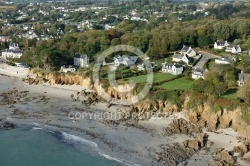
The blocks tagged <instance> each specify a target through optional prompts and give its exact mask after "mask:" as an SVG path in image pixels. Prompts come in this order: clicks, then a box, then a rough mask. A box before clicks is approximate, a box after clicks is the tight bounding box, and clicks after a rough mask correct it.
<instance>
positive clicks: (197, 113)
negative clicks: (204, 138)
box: [29, 71, 250, 139]
mask: <svg viewBox="0 0 250 166" xmlns="http://www.w3.org/2000/svg"><path fill="white" fill-rule="evenodd" d="M31 73H32V71H31ZM33 74H34V73H33ZM35 75H36V77H35V78H34V79H30V80H29V83H31V84H34V83H39V82H41V79H43V81H45V82H48V83H50V84H51V85H54V84H61V85H80V86H83V87H85V88H88V89H90V90H94V91H96V92H97V93H98V95H99V96H104V95H105V94H107V95H109V96H111V97H112V98H114V99H117V100H121V101H122V100H126V99H128V98H131V97H132V96H134V95H135V94H136V92H135V91H130V92H128V93H122V92H123V91H128V90H129V89H130V87H129V85H119V86H118V92H117V91H116V90H115V89H114V88H112V87H107V88H106V89H105V88H103V87H104V85H103V84H100V85H95V86H94V85H93V83H92V80H91V78H90V77H86V76H82V75H77V74H76V75H67V74H59V73H48V74H46V75H44V74H40V73H36V74H35ZM104 89H105V90H104ZM188 102H189V96H186V97H185V100H184V102H183V103H182V104H181V106H177V105H175V104H172V103H171V102H169V101H161V100H154V99H149V98H145V99H144V100H142V101H140V102H139V103H137V104H135V105H134V106H133V107H131V110H130V111H131V112H132V113H138V118H139V119H141V120H143V119H147V118H150V116H148V115H147V116H145V114H147V113H148V112H159V113H169V114H173V113H174V112H181V111H182V110H187V111H185V114H184V116H185V117H187V118H188V119H189V122H190V123H192V124H195V125H197V126H199V127H201V128H207V129H208V131H216V130H218V129H224V128H229V127H231V128H233V129H234V130H235V131H237V132H238V133H239V134H240V135H241V136H242V137H244V138H246V139H249V138H250V126H249V125H248V124H247V123H246V122H245V121H244V120H243V118H242V117H243V113H242V112H243V110H242V108H240V107H239V108H236V109H234V110H230V111H229V110H227V109H226V108H222V109H221V110H219V111H213V108H212V107H211V104H209V103H206V102H204V103H203V104H202V106H198V107H197V108H191V109H190V108H188V106H187V105H188V104H187V103H188ZM145 117H146V118H145Z"/></svg>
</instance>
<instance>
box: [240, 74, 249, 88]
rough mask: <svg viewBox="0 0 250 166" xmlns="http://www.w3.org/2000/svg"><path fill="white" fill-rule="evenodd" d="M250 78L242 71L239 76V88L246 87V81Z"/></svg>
mask: <svg viewBox="0 0 250 166" xmlns="http://www.w3.org/2000/svg"><path fill="white" fill-rule="evenodd" d="M249 76H250V74H249V73H244V72H243V71H241V73H239V74H238V78H239V80H238V85H239V86H243V85H244V82H245V80H246V79H247V78H248V77H249Z"/></svg>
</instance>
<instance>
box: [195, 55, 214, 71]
mask: <svg viewBox="0 0 250 166" xmlns="http://www.w3.org/2000/svg"><path fill="white" fill-rule="evenodd" d="M198 53H199V54H201V55H202V58H201V59H200V60H199V62H198V63H197V64H196V65H195V66H194V67H195V68H199V69H202V67H203V65H204V64H205V63H206V62H207V60H209V59H212V58H218V56H216V55H213V54H210V53H207V52H201V51H200V52H198Z"/></svg>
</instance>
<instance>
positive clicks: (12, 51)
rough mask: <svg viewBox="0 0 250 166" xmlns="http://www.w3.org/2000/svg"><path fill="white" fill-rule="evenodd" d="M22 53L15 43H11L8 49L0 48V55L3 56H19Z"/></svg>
mask: <svg viewBox="0 0 250 166" xmlns="http://www.w3.org/2000/svg"><path fill="white" fill-rule="evenodd" d="M22 55H23V51H22V50H21V49H20V48H19V46H18V44H16V43H11V44H10V46H9V48H8V49H4V50H2V57H4V58H21V56H22Z"/></svg>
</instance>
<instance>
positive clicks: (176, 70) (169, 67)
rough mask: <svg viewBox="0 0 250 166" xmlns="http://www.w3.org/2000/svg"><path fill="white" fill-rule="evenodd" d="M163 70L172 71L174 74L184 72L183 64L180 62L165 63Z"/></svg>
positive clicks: (165, 71)
mask: <svg viewBox="0 0 250 166" xmlns="http://www.w3.org/2000/svg"><path fill="white" fill-rule="evenodd" d="M162 72H164V73H170V74H173V75H179V74H182V72H183V66H182V65H179V64H172V63H163V64H162Z"/></svg>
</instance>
